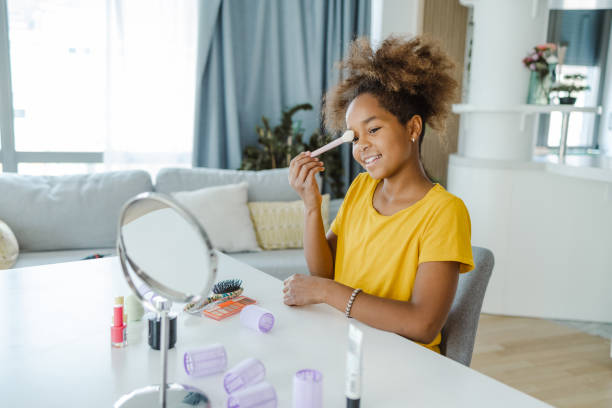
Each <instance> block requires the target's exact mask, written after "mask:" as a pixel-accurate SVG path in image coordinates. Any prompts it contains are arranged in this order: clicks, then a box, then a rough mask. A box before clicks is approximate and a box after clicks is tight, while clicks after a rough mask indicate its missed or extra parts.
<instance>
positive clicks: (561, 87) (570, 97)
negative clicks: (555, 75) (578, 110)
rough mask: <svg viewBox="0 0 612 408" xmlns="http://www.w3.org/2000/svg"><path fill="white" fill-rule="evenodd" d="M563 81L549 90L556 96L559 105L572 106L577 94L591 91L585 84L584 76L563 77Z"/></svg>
mask: <svg viewBox="0 0 612 408" xmlns="http://www.w3.org/2000/svg"><path fill="white" fill-rule="evenodd" d="M563 79H564V80H565V81H561V82H557V83H555V84H554V85H553V86H552V87H551V90H550V91H551V93H552V92H555V93H556V94H557V96H558V98H559V103H560V104H561V105H573V104H574V103H576V94H577V93H578V92H584V91H586V90H589V89H591V88H590V87H589V86H588V85H587V84H586V76H584V75H582V74H572V75H564V76H563Z"/></svg>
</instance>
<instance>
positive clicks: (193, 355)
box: [183, 344, 227, 377]
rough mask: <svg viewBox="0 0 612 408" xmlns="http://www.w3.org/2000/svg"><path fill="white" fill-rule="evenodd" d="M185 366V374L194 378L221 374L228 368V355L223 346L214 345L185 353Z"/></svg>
mask: <svg viewBox="0 0 612 408" xmlns="http://www.w3.org/2000/svg"><path fill="white" fill-rule="evenodd" d="M183 364H184V365H185V372H186V373H187V374H188V375H190V376H192V377H204V376H207V375H211V374H216V373H220V372H223V371H225V369H226V368H227V353H226V352H225V347H223V345H222V344H213V345H211V346H207V347H203V348H200V349H196V350H192V351H187V352H185V355H184V356H183Z"/></svg>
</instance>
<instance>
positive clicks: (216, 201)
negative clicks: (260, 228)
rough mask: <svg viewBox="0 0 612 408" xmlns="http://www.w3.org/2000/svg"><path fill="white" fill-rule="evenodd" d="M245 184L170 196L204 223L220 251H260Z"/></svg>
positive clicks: (181, 192) (209, 235)
mask: <svg viewBox="0 0 612 408" xmlns="http://www.w3.org/2000/svg"><path fill="white" fill-rule="evenodd" d="M248 187H249V186H248V184H247V183H239V184H229V185H225V186H215V187H208V188H202V189H200V190H195V191H180V192H177V193H173V194H172V195H173V196H174V198H176V200H177V201H178V202H179V203H181V204H183V205H184V206H185V207H186V208H187V209H188V210H189V211H191V213H192V214H193V215H194V217H195V218H196V219H197V220H198V221H200V223H201V224H202V225H203V226H204V229H205V230H206V233H207V234H208V238H210V240H211V242H212V244H213V246H214V247H215V248H216V249H219V250H221V251H223V252H243V251H261V248H259V246H258V245H257V239H256V238H255V230H254V229H253V222H252V221H251V217H250V216H249V208H248V207H247V191H248Z"/></svg>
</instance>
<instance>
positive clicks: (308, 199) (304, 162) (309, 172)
mask: <svg viewBox="0 0 612 408" xmlns="http://www.w3.org/2000/svg"><path fill="white" fill-rule="evenodd" d="M323 170H325V167H323V163H322V162H321V160H319V159H318V158H316V157H310V152H302V153H300V154H298V155H297V156H295V157H294V158H293V159H292V160H291V163H290V164H289V184H290V185H291V187H293V189H294V190H295V191H297V193H298V194H299V195H300V197H301V198H302V200H303V201H304V206H305V207H306V209H307V210H308V209H313V208H320V207H321V200H322V198H321V192H320V191H319V185H318V184H317V179H316V178H315V174H317V173H319V172H322V171H323Z"/></svg>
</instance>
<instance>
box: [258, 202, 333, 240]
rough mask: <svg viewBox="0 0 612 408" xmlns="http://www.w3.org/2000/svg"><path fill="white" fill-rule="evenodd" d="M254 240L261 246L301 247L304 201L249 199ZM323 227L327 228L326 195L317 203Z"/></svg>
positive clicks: (327, 208)
mask: <svg viewBox="0 0 612 408" xmlns="http://www.w3.org/2000/svg"><path fill="white" fill-rule="evenodd" d="M248 206H249V211H250V213H251V219H252V220H253V226H254V227H255V235H256V236H257V243H258V244H259V246H260V247H262V248H263V249H285V248H302V247H303V246H304V243H303V239H304V202H303V201H302V200H298V201H253V202H250V203H248ZM321 215H322V216H323V227H325V231H327V230H328V229H329V194H324V195H323V201H322V202H321Z"/></svg>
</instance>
